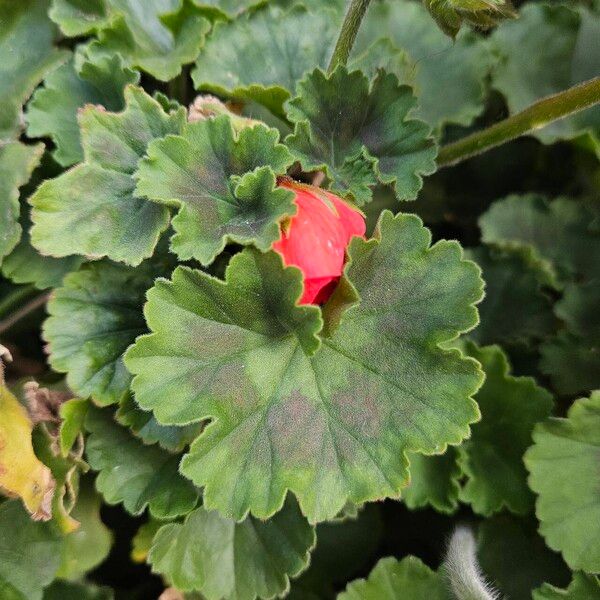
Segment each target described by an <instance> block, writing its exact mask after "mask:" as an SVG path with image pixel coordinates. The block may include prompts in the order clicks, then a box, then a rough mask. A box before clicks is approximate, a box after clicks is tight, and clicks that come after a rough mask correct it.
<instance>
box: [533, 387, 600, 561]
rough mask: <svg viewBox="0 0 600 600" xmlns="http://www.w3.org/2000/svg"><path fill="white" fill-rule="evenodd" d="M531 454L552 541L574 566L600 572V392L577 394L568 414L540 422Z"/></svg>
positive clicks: (544, 528)
mask: <svg viewBox="0 0 600 600" xmlns="http://www.w3.org/2000/svg"><path fill="white" fill-rule="evenodd" d="M533 439H534V442H535V444H534V445H533V446H532V447H531V448H530V449H529V450H528V451H527V453H526V454H525V464H526V466H527V469H528V470H529V473H530V476H529V485H530V487H531V489H532V490H533V491H534V492H535V493H536V494H538V499H537V502H536V514H537V517H538V519H539V520H540V533H541V534H542V535H543V536H544V538H545V539H546V543H547V544H548V546H549V547H550V548H552V549H554V550H558V551H560V552H561V553H562V555H563V557H564V559H565V561H566V562H567V564H568V565H569V566H570V567H571V568H572V569H582V570H584V571H587V572H589V573H598V572H600V492H599V490H598V464H599V461H600V392H598V391H596V392H593V393H592V395H591V396H590V398H589V399H588V398H582V399H580V400H577V401H576V402H575V403H574V404H573V405H572V406H571V408H570V409H569V412H568V415H567V418H566V419H557V418H555V419H548V420H547V421H546V422H544V423H540V424H538V425H537V426H536V428H535V430H534V433H533Z"/></svg>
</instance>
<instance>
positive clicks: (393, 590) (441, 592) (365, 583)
mask: <svg viewBox="0 0 600 600" xmlns="http://www.w3.org/2000/svg"><path fill="white" fill-rule="evenodd" d="M408 599H410V600H451V596H450V594H449V592H448V591H447V589H446V582H445V581H444V577H443V576H442V575H440V574H439V573H436V572H435V571H432V570H431V569H430V568H429V567H428V566H427V565H426V564H424V563H423V562H421V560H419V559H418V558H417V557H415V556H407V557H405V558H403V559H402V560H401V561H398V560H396V559H395V558H392V557H388V558H382V559H381V560H380V561H379V562H378V563H377V565H376V566H375V568H374V569H373V570H372V571H371V573H370V574H369V577H368V578H367V579H357V580H356V581H353V582H352V583H350V584H349V585H348V587H347V588H346V590H345V591H344V592H342V593H341V594H339V595H338V597H337V600H408Z"/></svg>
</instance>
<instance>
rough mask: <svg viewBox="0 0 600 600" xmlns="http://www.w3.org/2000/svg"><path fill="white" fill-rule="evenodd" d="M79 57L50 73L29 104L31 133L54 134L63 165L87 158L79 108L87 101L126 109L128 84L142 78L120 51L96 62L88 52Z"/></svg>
mask: <svg viewBox="0 0 600 600" xmlns="http://www.w3.org/2000/svg"><path fill="white" fill-rule="evenodd" d="M78 58H79V60H78V59H77V58H75V59H73V60H71V61H69V62H68V63H66V64H64V65H61V66H60V67H59V68H58V69H56V70H55V71H53V72H52V73H50V74H49V75H48V76H47V77H46V78H45V79H44V87H43V88H40V89H38V90H36V92H35V93H34V94H33V97H32V99H31V101H30V102H29V104H28V106H27V115H26V118H27V135H28V136H29V137H34V138H35V137H46V136H48V137H50V138H52V141H53V142H54V144H55V146H56V148H55V149H54V150H53V152H52V156H53V157H54V160H56V162H58V163H59V164H60V165H62V166H63V167H69V166H71V165H73V164H75V163H77V162H80V161H82V160H83V158H84V157H83V148H82V147H81V137H80V130H79V123H78V122H77V113H78V110H79V109H80V108H82V107H83V106H85V105H86V104H98V105H101V106H103V107H104V108H105V109H106V110H109V111H119V110H122V109H123V108H124V106H125V100H124V89H125V86H126V85H127V84H128V83H137V82H138V80H139V74H138V73H136V72H135V71H132V70H131V69H127V68H125V67H123V65H122V61H121V58H120V57H119V56H118V55H116V56H112V57H110V58H109V57H100V58H99V59H98V60H97V61H95V62H93V61H91V60H89V59H88V58H87V57H86V56H85V55H81V56H80V57H78Z"/></svg>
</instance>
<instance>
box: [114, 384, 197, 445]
mask: <svg viewBox="0 0 600 600" xmlns="http://www.w3.org/2000/svg"><path fill="white" fill-rule="evenodd" d="M115 418H116V419H117V421H118V422H119V423H120V424H121V425H125V426H126V427H129V428H130V429H131V431H132V432H133V433H134V434H135V435H136V436H137V437H139V438H140V439H141V440H142V441H143V442H144V444H158V445H159V446H160V447H161V448H164V449H165V450H169V452H180V451H181V450H183V449H184V448H185V447H186V446H188V445H189V444H190V443H191V442H193V441H194V440H195V439H196V438H197V437H198V434H199V433H200V432H201V431H202V428H203V424H202V423H192V424H191V425H185V426H184V427H178V426H176V425H161V424H160V423H159V422H158V421H157V420H156V418H155V417H154V415H153V414H152V413H151V412H146V411H144V410H142V409H141V408H140V407H139V406H138V405H137V404H136V402H135V400H134V399H133V396H132V395H131V394H126V395H125V397H124V398H123V399H122V400H121V403H120V404H119V408H118V410H117V412H116V415H115Z"/></svg>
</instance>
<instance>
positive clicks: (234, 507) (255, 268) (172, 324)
mask: <svg viewBox="0 0 600 600" xmlns="http://www.w3.org/2000/svg"><path fill="white" fill-rule="evenodd" d="M376 235H377V239H374V240H370V241H368V242H365V241H364V240H359V239H358V238H356V239H355V240H354V241H353V242H352V244H351V247H350V250H349V253H350V256H351V262H350V264H349V266H348V268H347V276H348V278H349V279H350V281H351V282H352V283H353V284H354V286H355V287H356V290H357V292H358V294H359V296H360V298H361V300H360V302H359V303H358V304H355V305H353V306H352V307H351V308H349V309H348V310H347V311H346V313H345V314H344V318H343V319H342V320H341V322H340V323H339V324H338V325H337V328H336V329H335V331H333V332H332V333H331V332H329V335H330V337H328V338H325V339H323V340H322V343H321V345H320V346H319V345H318V342H317V340H316V338H315V334H316V332H318V331H320V329H321V326H322V323H321V319H320V317H319V310H318V309H317V308H316V307H307V306H300V307H299V306H295V302H296V300H297V298H298V297H299V295H300V292H301V288H300V273H299V271H297V270H296V269H294V268H287V269H283V268H282V263H281V259H280V258H279V257H278V255H276V254H274V253H268V254H261V253H259V252H257V251H256V250H249V249H247V250H245V251H244V252H242V253H241V254H238V255H237V256H236V257H235V258H234V259H233V260H232V262H231V264H230V266H229V268H228V271H227V277H226V281H225V283H223V282H221V281H219V280H215V279H213V278H211V277H209V276H207V275H206V274H203V273H200V272H197V271H191V270H189V269H183V268H180V269H178V270H177V271H176V272H175V274H174V277H173V281H172V282H163V281H161V282H159V283H158V284H157V285H156V286H155V288H153V289H152V290H151V291H150V292H149V294H148V297H149V302H148V304H147V306H146V318H147V321H148V323H149V325H150V328H151V330H152V331H153V333H152V334H150V335H148V336H143V337H141V338H139V339H138V340H137V342H136V344H135V345H134V346H133V347H132V348H131V349H130V350H129V351H128V352H127V356H126V364H127V366H128V368H129V369H130V370H131V371H132V372H133V373H134V374H136V377H135V379H134V382H133V389H134V391H135V393H136V398H137V400H138V402H139V403H140V405H141V406H142V408H144V409H146V410H150V409H151V410H153V411H154V414H155V415H156V417H157V419H158V420H159V422H162V423H165V424H183V423H188V422H191V421H197V420H201V419H206V418H210V419H212V422H211V424H210V425H208V426H207V427H206V429H205V430H204V432H203V433H202V434H201V435H200V436H199V437H198V439H197V440H196V441H195V442H194V443H193V445H192V447H191V451H190V453H189V454H188V455H186V456H185V457H184V460H183V462H182V467H181V468H182V472H183V473H185V474H186V475H187V476H188V477H190V478H192V480H193V481H194V482H195V483H196V484H197V485H199V486H204V487H205V495H204V502H205V506H206V507H207V508H208V509H212V508H218V509H219V510H220V511H221V512H223V513H224V514H226V515H228V516H231V517H233V518H235V519H241V518H243V517H244V516H245V515H246V514H247V512H248V511H251V512H252V514H253V515H255V516H258V517H260V518H266V517H269V516H270V515H272V514H273V513H274V512H275V511H277V510H278V509H279V508H280V507H281V505H282V503H283V501H284V498H285V494H286V490H287V489H290V490H292V491H293V492H294V493H295V494H296V496H297V497H298V498H299V501H300V506H301V508H302V510H303V512H304V513H305V514H306V515H307V516H308V517H309V519H310V520H311V521H318V520H323V519H327V518H332V517H333V516H335V514H336V513H337V512H339V510H340V509H341V508H342V506H343V505H344V504H345V503H346V502H347V501H352V502H355V503H360V502H363V501H366V500H372V499H375V498H382V497H386V496H397V495H398V494H399V491H400V489H401V488H402V487H403V486H404V485H405V483H406V478H407V470H406V466H407V465H406V458H405V456H404V452H405V451H407V450H413V451H415V450H416V451H421V452H429V453H431V452H441V451H443V450H444V449H445V447H446V445H447V444H456V443H459V442H460V441H461V440H462V439H464V437H466V436H467V435H468V432H469V427H468V425H469V423H472V422H474V421H476V420H477V418H478V416H479V415H478V411H477V408H476V405H475V403H474V402H473V401H472V399H470V395H471V394H473V393H474V392H475V391H476V390H477V388H478V386H479V385H480V384H481V379H482V374H481V372H480V371H479V369H478V366H477V364H476V363H475V361H473V360H471V359H465V358H464V357H463V356H462V355H461V354H460V353H459V352H458V351H456V350H453V351H443V350H441V349H440V348H439V346H438V344H439V343H441V342H444V341H446V340H448V339H452V338H454V337H455V336H456V335H457V334H458V333H459V332H462V331H465V330H468V329H470V328H471V327H473V326H474V325H475V324H476V322H477V311H476V309H475V307H474V304H475V303H476V302H478V301H479V300H480V298H481V295H482V282H481V280H480V277H479V269H478V268H477V267H476V266H475V265H474V264H473V263H471V262H469V261H465V260H463V259H462V252H461V249H460V247H459V246H458V244H456V243H452V242H439V243H438V244H436V245H434V246H433V247H429V244H430V243H431V236H430V235H429V233H428V232H427V230H426V229H425V228H424V227H423V226H422V223H421V221H420V220H419V219H418V218H417V217H414V216H408V215H399V216H398V217H396V218H394V217H392V215H391V213H384V215H383V217H382V219H381V222H380V228H379V229H378V232H377V234H376ZM440 281H443V282H444V283H443V287H441V286H440ZM307 352H308V353H310V356H309V355H308V354H307ZM158 373H160V378H159V377H158V376H157V375H158ZM166 398H168V399H169V401H168V402H165V399H166ZM224 464H226V465H227V469H223V465H224Z"/></svg>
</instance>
